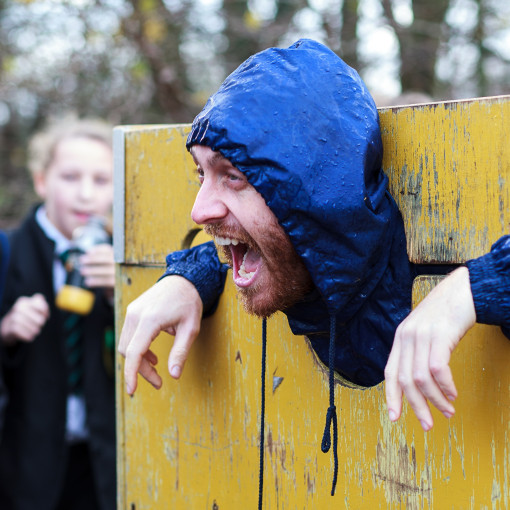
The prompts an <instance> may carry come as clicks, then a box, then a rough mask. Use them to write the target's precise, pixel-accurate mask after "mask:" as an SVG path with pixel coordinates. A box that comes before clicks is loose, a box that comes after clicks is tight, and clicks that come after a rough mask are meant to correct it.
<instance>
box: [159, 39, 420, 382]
mask: <svg viewBox="0 0 510 510" xmlns="http://www.w3.org/2000/svg"><path fill="white" fill-rule="evenodd" d="M195 144H199V145H206V146H208V147H210V148H211V149H212V150H214V151H219V152H221V154H222V155H223V156H224V157H226V158H227V159H229V160H230V161H231V162H232V164H233V165H234V166H235V167H237V168H238V169H239V170H240V171H241V172H243V173H244V174H245V175H246V177H247V179H248V181H249V182H250V183H251V184H252V185H253V186H254V187H255V188H256V190H257V191H258V192H259V193H260V194H261V195H262V196H263V198H264V199H265V201H266V203H267V205H268V206H269V207H270V209H271V210H272V211H273V213H274V214H275V215H276V217H277V218H278V221H279V223H280V224H281V226H282V227H283V229H284V230H285V232H286V233H287V234H288V236H289V237H290V239H291V242H292V244H293V246H294V247H295V249H296V252H297V253H298V254H299V256H300V257H301V258H302V259H303V261H304V263H305V265H306V267H307V269H308V271H309V272H310V274H311V276H312V279H313V281H314V283H315V286H316V289H315V291H313V292H312V293H311V294H310V295H309V296H307V298H306V299H305V300H304V301H303V302H301V303H299V304H297V305H295V306H294V307H292V308H290V309H287V310H284V312H285V314H286V315H287V317H288V320H289V324H290V327H291V329H292V331H293V332H294V333H295V334H296V335H306V336H307V337H308V338H309V339H310V341H311V344H312V346H313V348H314V350H315V351H316V353H317V354H318V356H319V358H320V359H321V360H322V361H323V362H324V363H326V364H328V347H329V336H330V322H331V318H332V317H335V318H336V325H337V326H336V335H335V336H336V338H335V344H336V349H335V361H334V368H335V370H336V371H337V372H339V373H340V374H341V375H342V376H343V377H345V378H346V379H348V380H349V381H352V382H354V383H357V384H360V385H363V386H370V385H374V384H377V383H379V382H380V381H382V379H383V371H384V367H385V364H386V361H387V358H388V355H389V352H390V350H391V345H392V342H393V336H394V333H395V330H396V328H397V326H398V324H399V323H400V322H401V321H402V320H403V318H404V317H405V316H406V315H407V314H408V313H409V310H410V304H411V285H412V275H411V267H410V264H409V262H408V258H407V253H406V243H405V234H404V229H403V224H402V220H401V217H400V213H399V211H398V209H397V207H396V204H395V202H394V201H393V199H392V197H391V196H390V194H389V193H388V190H387V177H386V176H385V175H384V173H383V172H382V170H381V161H382V144H381V136H380V130H379V119H378V113H377V109H376V107H375V104H374V101H373V99H372V97H371V96H370V94H369V92H368V90H367V88H366V86H365V85H364V83H363V82H362V80H361V79H360V77H359V76H358V74H357V73H356V71H354V70H353V69H351V68H350V67H349V66H347V65H346V64H345V63H344V62H343V61H342V60H341V59H340V58H339V57H338V56H337V55H336V54H335V53H333V52H332V51H330V50H329V49H328V48H326V47H325V46H323V45H322V44H320V43H317V42H315V41H311V40H300V41H298V42H296V43H295V44H293V45H292V46H291V47H289V48H287V49H279V48H271V49H268V50H265V51H263V52H261V53H258V54H256V55H254V56H252V57H251V58H249V59H248V60H247V61H246V62H244V63H243V64H242V65H241V66H240V67H239V68H238V69H237V70H236V71H234V72H233V73H232V74H231V75H230V76H229V77H228V78H227V79H226V80H225V82H224V83H223V84H222V85H221V87H220V89H219V90H218V92H217V93H216V94H214V95H213V96H212V97H211V98H210V99H209V101H208V102H207V104H206V106H205V107H204V109H203V110H202V112H201V113H200V114H199V115H198V116H197V117H196V119H195V121H194V122H193V126H192V130H191V133H190V135H189V137H188V141H187V147H188V149H189V148H190V147H191V146H193V145H195ZM225 272H226V268H225V267H224V266H223V265H222V264H221V263H220V262H219V260H218V257H217V255H216V250H215V248H214V245H213V244H212V243H208V244H205V245H202V246H200V247H198V248H195V249H191V250H185V251H181V252H176V253H173V254H170V255H169V256H168V257H167V272H166V274H180V275H182V276H185V277H186V278H188V279H189V280H190V281H192V282H193V283H194V284H195V286H196V287H197V290H198V291H199V293H200V295H201V297H202V299H203V301H204V309H205V310H206V311H207V310H208V309H209V310H210V309H212V308H213V307H214V303H215V302H217V299H218V297H219V295H220V294H221V292H222V290H223V284H224V278H225Z"/></svg>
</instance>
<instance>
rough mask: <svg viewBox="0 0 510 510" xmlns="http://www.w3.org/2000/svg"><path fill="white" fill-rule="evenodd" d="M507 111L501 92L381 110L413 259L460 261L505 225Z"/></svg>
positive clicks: (387, 161) (508, 204)
mask: <svg viewBox="0 0 510 510" xmlns="http://www.w3.org/2000/svg"><path fill="white" fill-rule="evenodd" d="M509 119H510V101H509V100H508V97H506V96H502V97H499V98H489V99H482V100H476V101H460V102H453V103H438V104H431V105H424V106H419V107H415V108H393V109H389V110H385V111H382V112H381V130H382V134H383V143H384V151H385V153H384V161H383V166H384V169H385V170H386V172H387V173H388V175H389V177H390V183H391V184H390V190H391V192H392V195H393V196H394V197H395V199H396V200H397V202H398V204H399V206H400V208H401V210H402V211H403V213H404V218H405V223H406V231H407V233H408V252H409V255H410V257H411V259H412V260H413V261H417V262H450V261H451V262H458V261H459V260H462V261H464V260H466V259H470V258H474V257H477V256H479V255H481V254H483V253H486V252H487V251H488V250H489V249H490V246H491V244H492V243H493V242H494V241H495V240H496V239H498V238H499V237H500V236H501V235H502V234H504V233H509V232H510V186H509V185H508V178H509V176H510V146H509V143H508V140H509V137H510V122H509ZM466 240H469V242H466Z"/></svg>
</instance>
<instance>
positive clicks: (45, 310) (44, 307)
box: [31, 293, 50, 317]
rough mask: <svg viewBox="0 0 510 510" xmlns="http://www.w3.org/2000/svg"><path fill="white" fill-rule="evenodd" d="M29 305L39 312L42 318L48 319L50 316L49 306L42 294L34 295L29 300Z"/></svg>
mask: <svg viewBox="0 0 510 510" xmlns="http://www.w3.org/2000/svg"><path fill="white" fill-rule="evenodd" d="M31 303H32V305H33V306H34V308H35V309H36V310H37V311H38V312H40V313H41V314H42V315H43V316H44V317H49V315H50V305H49V304H48V301H46V298H45V297H44V296H43V295H42V294H39V293H38V294H34V295H33V296H32V298H31Z"/></svg>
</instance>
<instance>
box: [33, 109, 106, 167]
mask: <svg viewBox="0 0 510 510" xmlns="http://www.w3.org/2000/svg"><path fill="white" fill-rule="evenodd" d="M69 138H90V139H92V140H97V141H99V142H103V143H105V144H106V145H108V146H109V147H111V146H112V126H111V125H109V124H108V123H107V122H105V121H103V120H100V119H78V118H77V117H75V116H73V115H68V116H66V117H63V118H60V119H54V120H51V121H50V122H48V124H47V126H46V127H45V128H44V129H43V130H41V131H39V132H38V133H36V134H35V135H34V136H33V137H32V139H31V140H30V143H29V146H28V168H29V170H30V173H31V174H32V175H35V174H39V173H44V172H45V171H46V170H47V168H48V167H49V165H50V164H51V162H52V160H53V156H54V154H55V149H56V147H57V145H58V143H59V142H61V141H62V140H64V139H69Z"/></svg>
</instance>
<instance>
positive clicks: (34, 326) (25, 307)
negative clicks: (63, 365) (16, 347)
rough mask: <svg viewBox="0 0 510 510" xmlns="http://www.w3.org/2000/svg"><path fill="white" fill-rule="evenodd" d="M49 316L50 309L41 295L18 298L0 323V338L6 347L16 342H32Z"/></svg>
mask: <svg viewBox="0 0 510 510" xmlns="http://www.w3.org/2000/svg"><path fill="white" fill-rule="evenodd" d="M49 316H50V307H49V305H48V303H47V302H46V299H45V298H44V296H43V295H42V294H34V295H33V296H31V297H27V296H21V297H19V298H18V299H17V300H16V302H15V303H14V305H13V306H12V308H11V309H10V310H9V311H8V312H7V314H6V315H5V316H4V318H3V319H2V322H1V323H0V336H1V337H2V341H3V342H4V343H5V344H7V345H12V344H14V343H15V342H16V341H18V340H19V341H21V342H32V341H33V340H34V339H35V337H36V336H37V335H38V334H39V333H40V332H41V329H42V328H43V326H44V325H45V324H46V321H47V320H48V318H49Z"/></svg>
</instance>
